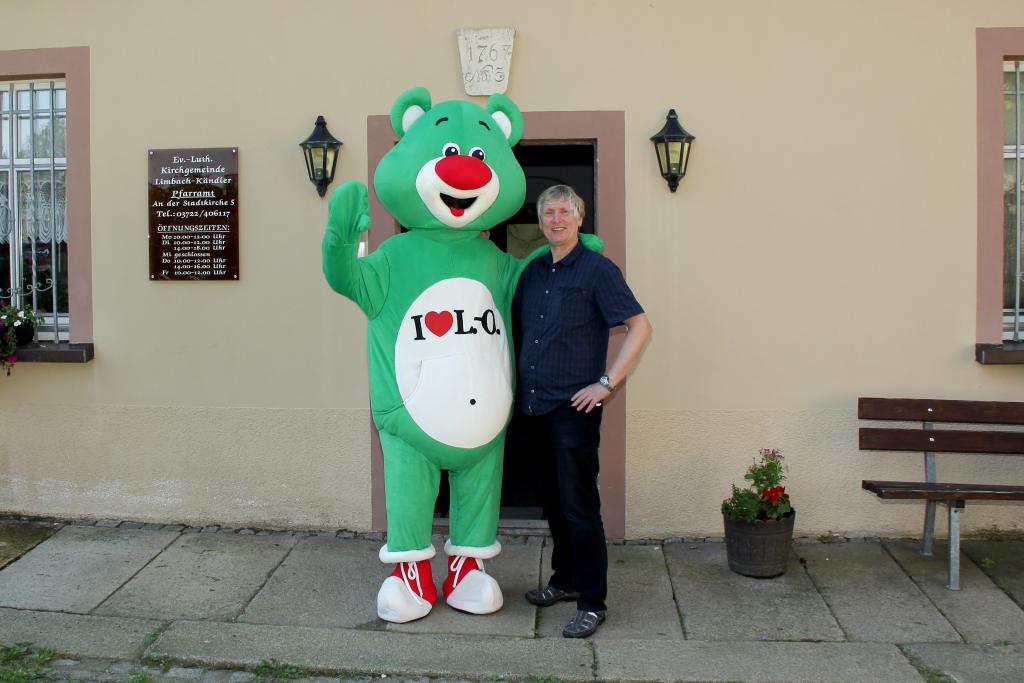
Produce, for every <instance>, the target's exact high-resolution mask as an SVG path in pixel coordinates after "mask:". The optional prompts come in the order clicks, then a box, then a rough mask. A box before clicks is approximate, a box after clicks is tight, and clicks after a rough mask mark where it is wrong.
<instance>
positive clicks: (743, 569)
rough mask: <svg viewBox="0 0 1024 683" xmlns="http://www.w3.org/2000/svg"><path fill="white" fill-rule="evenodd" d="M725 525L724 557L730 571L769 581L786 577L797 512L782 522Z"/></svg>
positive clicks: (793, 512) (739, 522)
mask: <svg viewBox="0 0 1024 683" xmlns="http://www.w3.org/2000/svg"><path fill="white" fill-rule="evenodd" d="M722 517H723V519H724V521H725V553H726V557H727V558H728V560H729V569H731V570H732V571H734V572H736V573H737V574H742V575H743V576H753V577H756V578H762V579H766V578H770V577H773V576H779V575H781V574H785V573H786V568H787V565H788V564H789V554H790V549H791V548H792V546H793V522H794V521H795V520H796V510H793V511H792V512H790V514H789V515H787V516H785V517H783V518H782V519H768V520H758V521H756V522H744V521H734V520H731V519H729V518H728V517H726V516H725V515H723V516H722Z"/></svg>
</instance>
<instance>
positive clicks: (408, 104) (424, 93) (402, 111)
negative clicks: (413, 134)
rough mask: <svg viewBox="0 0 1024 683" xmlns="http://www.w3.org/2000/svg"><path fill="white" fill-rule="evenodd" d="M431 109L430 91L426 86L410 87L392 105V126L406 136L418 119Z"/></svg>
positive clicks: (400, 134)
mask: <svg viewBox="0 0 1024 683" xmlns="http://www.w3.org/2000/svg"><path fill="white" fill-rule="evenodd" d="M429 110H430V92H429V91H428V90H427V89H426V88H422V87H416V88H409V89H408V90H406V91H405V92H404V93H402V94H401V95H399V96H398V99H397V100H395V103H394V104H393V105H392V106H391V128H392V130H394V131H395V134H397V135H398V137H404V136H405V134H406V133H408V132H409V129H410V128H411V127H412V124H413V123H415V122H416V119H418V118H419V117H421V116H423V115H424V114H425V113H426V112H427V111H429Z"/></svg>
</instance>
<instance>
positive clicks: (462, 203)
mask: <svg viewBox="0 0 1024 683" xmlns="http://www.w3.org/2000/svg"><path fill="white" fill-rule="evenodd" d="M441 201H442V202H444V203H445V206H447V207H448V209H449V210H450V211H451V212H452V215H453V216H456V217H458V216H461V215H462V214H464V213H465V212H466V209H468V208H469V207H471V206H473V202H475V201H476V197H467V198H466V199H459V198H457V197H452V196H451V195H447V194H445V193H443V192H442V193H441Z"/></svg>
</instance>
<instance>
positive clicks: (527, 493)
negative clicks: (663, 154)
mask: <svg viewBox="0 0 1024 683" xmlns="http://www.w3.org/2000/svg"><path fill="white" fill-rule="evenodd" d="M513 152H515V155H516V159H518V160H519V164H520V165H521V166H522V167H523V172H524V173H525V174H526V201H525V202H524V204H523V207H522V208H521V209H520V210H519V212H518V213H517V214H516V215H515V216H513V217H512V218H510V219H509V220H508V221H506V222H505V223H504V224H502V225H498V226H495V227H494V228H493V229H492V230H491V233H490V238H491V241H492V242H494V243H495V244H496V245H497V246H498V247H499V248H500V249H501V250H503V251H507V252H509V253H511V254H513V255H514V256H516V257H519V258H522V257H523V256H525V255H527V254H529V253H530V252H532V251H533V250H534V249H536V248H537V247H538V246H542V245H544V244H545V240H544V236H543V235H542V234H541V231H540V227H539V225H538V222H537V197H538V196H540V193H541V192H543V191H544V190H546V189H547V188H549V187H551V186H552V185H571V186H572V187H573V188H574V189H575V190H576V192H577V193H578V194H579V195H580V197H582V198H583V201H584V202H585V203H586V207H587V211H586V216H585V217H584V220H583V225H582V226H581V228H580V231H581V232H586V233H593V232H594V216H595V215H596V206H595V204H594V201H595V199H594V145H593V144H590V143H585V142H584V143H571V144H567V143H559V144H529V143H528V142H524V143H523V144H520V145H517V146H516V147H514V148H513ZM517 427H518V425H517V421H516V419H515V418H514V417H513V420H512V424H511V425H509V431H508V437H507V439H506V441H505V471H504V476H503V477H502V487H501V519H502V523H503V524H504V525H507V523H508V522H510V521H513V520H537V519H541V517H542V515H541V508H540V501H539V500H538V498H537V492H536V485H535V479H534V477H533V476H532V472H533V471H535V467H536V464H535V463H533V462H531V461H530V457H529V454H528V453H527V452H526V449H524V448H522V446H521V445H520V439H519V434H518V429H517ZM434 510H435V516H437V517H447V516H448V479H447V473H446V472H445V473H442V480H441V491H440V493H439V494H438V497H437V504H436V506H435V508H434Z"/></svg>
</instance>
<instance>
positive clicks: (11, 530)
mask: <svg viewBox="0 0 1024 683" xmlns="http://www.w3.org/2000/svg"><path fill="white" fill-rule="evenodd" d="M58 528H59V526H56V525H53V524H48V525H44V524H25V523H24V522H10V521H7V520H0V569H2V568H3V567H5V566H6V565H7V564H9V563H10V562H12V561H14V560H16V559H17V558H18V557H20V556H21V555H22V554H24V553H25V552H26V551H28V550H29V549H30V548H32V547H33V546H35V545H36V544H38V543H40V542H42V541H45V540H46V539H48V538H49V537H50V536H52V535H53V534H54V533H56V532H57V530H58Z"/></svg>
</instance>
